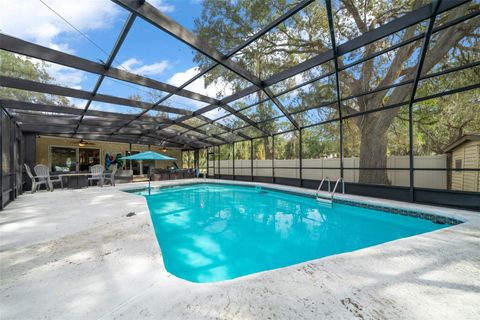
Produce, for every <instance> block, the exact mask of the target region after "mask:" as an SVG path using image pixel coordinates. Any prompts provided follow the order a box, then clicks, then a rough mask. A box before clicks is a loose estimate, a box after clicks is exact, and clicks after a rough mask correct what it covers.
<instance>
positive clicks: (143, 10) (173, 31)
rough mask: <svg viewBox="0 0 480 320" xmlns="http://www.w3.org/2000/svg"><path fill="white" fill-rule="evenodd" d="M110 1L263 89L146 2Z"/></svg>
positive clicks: (258, 80) (275, 101)
mask: <svg viewBox="0 0 480 320" xmlns="http://www.w3.org/2000/svg"><path fill="white" fill-rule="evenodd" d="M112 1H113V2H115V3H117V4H119V5H121V6H122V7H124V8H125V9H127V10H129V11H130V12H132V13H135V14H137V15H138V16H140V17H142V18H144V19H145V20H147V21H149V22H150V23H151V24H153V25H154V26H156V27H158V28H159V29H161V30H163V31H165V32H167V33H168V34H170V35H171V36H173V37H175V38H176V39H178V40H180V41H182V42H184V43H185V44H187V45H188V46H190V47H192V48H193V49H195V50H197V51H199V52H200V53H202V54H204V55H205V56H206V57H208V58H210V59H211V60H213V61H214V62H215V63H217V64H220V65H222V66H224V67H225V68H227V69H228V70H230V71H232V72H234V73H236V74H237V75H239V76H240V77H242V78H244V79H245V80H247V81H249V82H251V83H253V84H254V85H255V86H256V87H258V88H259V89H263V88H264V87H265V86H264V83H263V82H262V80H260V78H258V77H256V76H255V75H253V74H252V73H250V72H249V71H247V70H245V69H243V68H242V67H240V66H239V65H238V64H236V63H234V62H233V61H232V60H228V57H227V56H225V55H223V54H222V53H220V52H219V51H218V50H216V49H215V48H213V47H211V46H210V45H209V44H208V43H207V42H205V41H203V40H202V39H200V38H199V37H198V36H196V35H194V34H193V33H191V32H190V31H189V30H187V29H186V28H184V27H183V26H181V25H180V24H178V23H177V22H176V21H174V20H172V19H171V18H169V17H168V16H166V15H164V14H163V13H161V12H160V11H159V10H158V9H157V8H155V7H154V6H152V5H151V4H149V3H148V2H144V3H143V4H141V3H139V2H138V1H136V0H112ZM272 97H273V96H272ZM273 101H274V103H275V104H276V105H277V107H278V108H279V109H280V110H281V111H282V112H283V113H284V114H285V116H286V117H287V119H288V120H289V121H290V122H291V123H292V125H293V126H295V127H296V128H298V124H297V123H296V121H295V120H294V119H293V118H292V117H291V116H290V115H289V114H288V112H286V110H285V109H284V108H283V106H282V105H281V103H279V101H278V100H276V99H275V100H273ZM219 105H221V104H219Z"/></svg>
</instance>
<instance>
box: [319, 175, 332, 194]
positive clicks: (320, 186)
mask: <svg viewBox="0 0 480 320" xmlns="http://www.w3.org/2000/svg"><path fill="white" fill-rule="evenodd" d="M325 180H327V181H328V193H330V178H329V177H325V178H323V179H322V181H321V182H320V185H319V186H318V189H317V193H316V197H317V198H318V194H319V193H320V190H321V189H322V185H323V183H324V182H325Z"/></svg>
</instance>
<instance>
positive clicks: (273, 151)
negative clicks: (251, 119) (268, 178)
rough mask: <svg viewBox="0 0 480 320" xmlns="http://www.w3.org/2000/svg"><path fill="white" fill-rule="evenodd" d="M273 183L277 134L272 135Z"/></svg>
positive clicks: (273, 178) (273, 181) (273, 179)
mask: <svg viewBox="0 0 480 320" xmlns="http://www.w3.org/2000/svg"><path fill="white" fill-rule="evenodd" d="M272 183H275V136H274V135H272Z"/></svg>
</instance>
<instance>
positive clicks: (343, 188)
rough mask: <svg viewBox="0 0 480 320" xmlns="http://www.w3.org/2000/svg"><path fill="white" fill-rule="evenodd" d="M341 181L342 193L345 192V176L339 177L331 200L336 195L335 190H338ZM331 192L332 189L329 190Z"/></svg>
mask: <svg viewBox="0 0 480 320" xmlns="http://www.w3.org/2000/svg"><path fill="white" fill-rule="evenodd" d="M340 181H341V182H342V193H345V181H344V180H343V178H338V179H337V182H335V187H334V188H333V192H332V195H331V197H330V200H331V201H333V196H334V195H335V192H336V191H337V187H338V183H339V182H340ZM329 192H330V190H329Z"/></svg>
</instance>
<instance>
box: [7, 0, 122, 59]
mask: <svg viewBox="0 0 480 320" xmlns="http://www.w3.org/2000/svg"><path fill="white" fill-rule="evenodd" d="M43 1H44V2H45V3H46V4H47V5H48V6H49V7H51V8H52V9H54V10H55V11H56V12H58V14H60V15H61V16H62V17H64V18H65V19H66V20H67V21H69V22H70V23H71V24H72V25H74V26H75V27H76V28H78V29H80V30H81V31H82V32H88V31H93V30H98V29H108V28H111V26H112V25H113V22H114V20H115V19H116V18H117V17H118V15H119V14H120V12H121V10H120V8H119V7H118V6H117V5H115V4H113V3H112V2H111V1H106V0H102V1H99V0H81V1H65V0H43ZM0 7H1V8H2V10H1V11H0V29H1V30H2V32H4V33H7V34H10V35H13V36H16V37H19V38H22V39H25V40H29V41H34V42H36V43H39V44H42V45H45V46H48V47H53V48H64V47H65V46H66V44H61V43H59V40H58V36H60V35H62V34H64V35H65V34H66V35H68V34H70V35H72V34H73V35H78V33H77V31H75V30H74V29H73V28H72V27H71V26H69V25H68V24H67V23H66V22H65V21H63V20H62V19H61V18H60V17H58V16H57V15H56V14H55V13H54V12H52V11H51V10H50V9H49V8H47V7H46V6H45V5H44V4H43V3H42V2H40V1H39V0H22V1H10V0H0ZM67 47H68V46H67ZM70 51H71V50H70Z"/></svg>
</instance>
